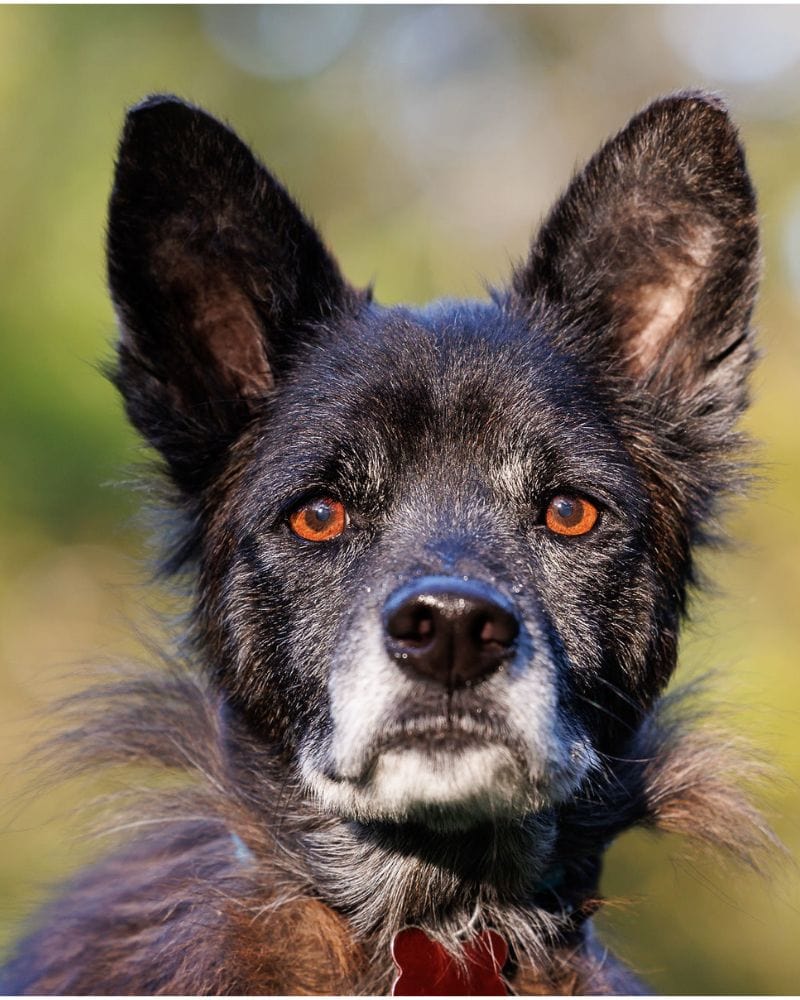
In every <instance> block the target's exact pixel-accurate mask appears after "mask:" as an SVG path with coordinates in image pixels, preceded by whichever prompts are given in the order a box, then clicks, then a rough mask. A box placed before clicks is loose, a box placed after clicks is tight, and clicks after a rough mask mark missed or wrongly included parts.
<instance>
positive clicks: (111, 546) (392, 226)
mask: <svg viewBox="0 0 800 1000" xmlns="http://www.w3.org/2000/svg"><path fill="white" fill-rule="evenodd" d="M694 86H703V87H708V88H712V89H715V90H719V91H721V92H722V93H724V94H725V95H726V96H727V98H728V100H729V101H730V103H731V105H732V108H733V111H734V114H735V116H736V118H737V120H738V121H739V123H740V125H741V129H742V133H743V137H744V139H745V142H746V145H747V149H748V152H749V159H750V166H751V169H752V173H753V175H754V177H755V181H756V185H757V187H758V189H759V191H760V197H761V210H762V215H763V222H764V246H765V261H766V266H765V279H764V284H763V291H762V296H761V303H760V308H759V315H758V321H759V325H760V327H761V329H762V340H763V345H764V349H765V355H766V356H765V360H764V363H763V365H762V367H761V369H760V372H759V375H758V378H757V382H756V401H755V405H754V407H753V410H752V413H751V414H750V415H749V417H748V420H747V425H748V428H749V430H750V431H751V432H752V433H753V435H754V436H755V437H757V438H758V439H760V441H761V442H762V450H761V452H760V457H761V461H762V468H763V473H764V481H763V483H762V485H761V486H760V488H759V489H758V490H757V491H756V494H755V496H754V497H752V498H751V499H750V501H749V502H748V503H746V504H741V505H740V506H739V508H738V509H737V510H736V511H735V513H734V515H733V516H732V517H731V523H730V527H731V531H732V533H733V534H734V535H735V536H736V538H737V539H739V540H742V542H743V544H742V545H739V546H738V547H737V548H736V549H734V550H731V551H728V552H725V553H722V554H715V555H713V556H709V557H706V560H705V566H706V569H707V570H708V572H709V573H710V575H711V576H712V578H713V579H714V580H715V581H716V583H717V584H718V586H717V589H716V591H715V592H712V593H707V594H706V595H704V596H703V597H702V598H701V599H698V600H697V601H696V602H695V605H694V612H693V619H694V620H693V623H692V626H691V628H690V629H689V631H688V633H687V636H686V638H685V641H684V643H683V656H682V663H683V665H682V667H681V672H680V674H681V676H683V677H684V678H686V677H691V676H693V675H696V674H697V673H698V672H702V671H703V670H706V669H708V668H709V667H713V668H717V669H718V671H719V673H718V680H717V692H718V695H719V696H720V697H721V698H722V699H723V700H724V701H725V703H726V705H728V706H729V708H730V711H731V712H732V714H733V719H734V725H735V727H736V728H737V729H738V730H741V731H743V732H744V733H745V734H747V735H748V736H749V737H751V738H753V739H754V740H755V741H756V742H757V743H758V744H759V745H760V746H761V747H762V748H763V749H764V750H765V752H766V755H767V757H768V758H769V759H770V760H772V761H774V762H776V763H777V764H778V765H779V766H780V767H781V768H782V769H783V771H784V773H785V774H786V779H785V780H784V781H783V782H781V783H780V784H779V785H778V786H776V787H775V788H773V789H771V790H770V791H769V792H768V793H767V794H766V797H765V802H766V806H767V809H768V812H769V814H770V816H771V817H772V819H773V821H774V823H775V826H776V829H777V830H778V832H779V834H780V835H781V837H782V838H783V839H784V840H785V842H786V843H787V844H788V846H789V847H790V849H792V850H793V852H794V853H795V855H796V856H798V855H800V793H799V792H798V780H799V779H800V664H798V650H799V649H800V643H799V642H798V640H799V639H800V621H799V619H800V615H799V614H798V611H799V610H800V609H799V608H798V598H800V531H798V524H800V499H798V493H800V463H798V458H800V434H798V427H797V423H798V414H799V409H798V403H799V402H800V350H799V348H800V332H799V321H800V8H795V7H764V6H759V7H755V6H753V7H750V6H736V7H725V6H713V7H687V6H662V7H613V6H612V7H601V6H592V7H580V6H568V7H552V6H547V7H480V6H474V7H451V6H448V7H438V6H427V7H404V6H391V7H360V6H359V7H355V6H326V7H311V6H308V7H280V6H263V7H262V6H248V7H236V6H226V7H214V6H207V7H196V8H195V7H191V6H182V7H135V6H118V7H102V6H93V7H14V6H4V7H0V149H1V150H2V154H1V155H0V233H2V239H0V413H2V416H1V417H0V454H2V455H3V456H4V457H3V466H4V468H5V469H6V472H5V474H4V475H3V476H2V477H1V478H0V781H2V785H1V786H0V787H1V788H2V793H1V794H2V800H3V801H2V803H1V804H0V805H2V813H0V946H3V945H5V944H7V943H8V941H9V940H10V939H11V937H12V936H13V933H14V927H15V925H16V924H17V922H18V921H19V919H20V918H21V917H22V916H23V915H24V914H25V913H27V912H28V911H29V910H30V908H31V906H32V905H33V903H34V902H35V900H37V899H39V898H41V896H42V894H43V893H44V891H45V888H44V887H45V886H46V885H47V883H48V881H50V880H52V879H53V878H56V877H59V876H60V875H62V874H63V873H65V872H67V871H69V870H70V869H72V868H74V867H75V866H76V865H78V864H80V863H81V862H82V861H83V860H84V859H86V858H88V857H90V856H91V855H92V854H93V853H95V852H96V850H97V847H96V845H94V844H92V843H90V842H87V840H86V839H85V838H83V837H81V836H80V834H79V833H78V834H76V830H80V826H79V825H77V823H76V821H75V817H74V816H72V815H71V810H72V806H73V804H74V802H75V801H77V800H78V799H80V798H81V797H82V795H83V791H82V790H77V791H76V789H75V787H74V786H71V787H70V788H68V789H61V790H55V791H54V790H48V791H47V792H46V793H45V794H44V795H40V796H38V797H36V798H31V796H29V795H28V793H27V792H26V791H25V775H24V773H23V771H24V769H22V768H21V767H20V766H19V764H18V761H19V760H20V759H23V760H24V758H25V757H26V756H27V755H28V754H29V752H30V748H31V747H32V746H33V744H34V742H35V740H36V737H37V734H40V733H41V730H42V725H43V724H42V722H41V721H40V718H39V715H38V713H39V712H40V710H41V708H42V706H43V705H44V704H46V702H47V701H48V700H50V699H51V698H52V697H53V696H56V695H59V694H62V693H64V692H65V691H68V690H70V689H71V688H73V687H74V686H75V685H76V684H80V683H81V682H82V680H81V676H82V673H83V671H84V668H85V666H86V665H90V664H97V663H103V662H105V661H109V660H113V659H115V658H119V657H126V656H130V655H138V654H140V653H141V648H140V644H139V643H138V642H137V640H136V638H135V636H136V634H137V632H139V633H142V632H143V633H144V634H148V632H149V630H150V624H149V621H150V609H152V608H155V609H156V610H158V608H159V606H160V601H161V597H160V596H159V594H158V592H157V591H155V590H154V589H153V588H152V587H151V586H150V585H149V584H148V580H147V572H148V571H147V563H146V532H145V531H144V529H143V527H142V525H141V524H140V523H139V522H138V521H137V520H136V519H135V517H134V512H135V511H136V510H137V509H138V506H139V503H140V501H141V496H137V495H135V493H134V491H133V490H131V489H130V488H129V487H128V486H126V485H125V481H126V480H127V479H129V478H130V469H131V467H132V466H133V465H134V464H135V463H136V462H137V461H139V459H140V458H141V453H140V452H139V450H138V448H137V445H136V442H135V441H134V438H133V435H132V433H131V432H130V431H129V430H128V428H127V427H126V425H125V422H124V420H123V416H122V412H121V408H120V405H119V403H118V401H117V399H116V397H115V394H114V392H113V391H112V389H111V387H110V386H109V385H108V384H107V383H106V382H105V381H104V379H103V378H102V377H101V376H100V375H99V374H98V371H97V368H96V366H97V363H98V362H100V361H102V360H103V359H105V358H107V356H108V354H109V344H110V341H111V338H112V337H113V332H114V326H113V317H112V311H111V308H110V305H109V302H108V299H107V295H106V291H105V286H104V260H103V231H104V215H105V205H106V198H107V194H108V190H109V184H110V179H111V171H112V164H113V158H114V151H115V144H116V140H117V136H118V132H119V129H120V126H121V123H122V117H123V112H124V109H125V107H126V105H128V104H131V103H133V102H135V101H136V100H138V99H139V98H140V97H142V96H143V95H145V94H147V93H149V92H153V91H160V90H164V91H172V92H175V93H178V94H180V95H182V96H185V97H187V98H190V99H192V100H194V101H196V102H198V103H200V104H203V105H204V106H206V107H208V108H209V109H210V110H212V111H213V112H215V113H216V114H218V115H220V116H222V117H225V118H227V119H228V120H229V121H230V122H231V123H232V124H233V125H234V126H235V127H236V128H237V129H238V130H239V132H240V133H241V134H242V135H243V136H244V137H245V138H246V139H247V140H248V141H250V142H251V143H252V144H253V145H254V146H255V147H256V148H257V150H259V151H260V153H261V154H262V157H263V159H264V160H265V161H266V162H267V163H268V164H269V165H270V167H271V168H272V169H273V170H274V171H275V172H276V173H277V174H278V176H279V177H281V178H282V179H283V180H284V181H285V182H286V183H287V185H288V186H289V188H290V190H291V191H292V192H293V193H294V195H295V196H296V198H297V199H298V200H299V201H300V203H301V204H302V205H303V207H304V208H305V209H306V211H307V212H308V213H309V214H310V215H311V216H312V217H313V218H314V219H315V220H316V221H317V223H318V224H319V226H320V227H321V229H322V231H323V232H324V233H325V235H326V238H327V240H328V242H329V244H330V245H331V246H332V247H333V248H334V250H335V252H336V253H337V254H338V256H339V259H340V261H341V263H342V266H343V269H344V271H345V273H346V274H347V276H348V277H349V278H350V279H351V281H353V282H354V283H356V284H361V285H363V284H366V283H367V282H370V281H374V283H375V289H376V295H377V297H378V298H379V299H380V300H382V301H384V302H386V303H393V302H398V301H404V300H410V301H412V302H419V301H423V300H426V299H429V298H433V297H438V296H444V295H451V296H463V295H466V296H481V295H483V287H484V282H485V281H488V282H491V283H502V282H503V281H504V280H505V278H506V276H507V275H508V273H509V270H510V264H511V262H512V261H515V260H517V259H519V258H520V257H522V256H524V254H525V252H526V248H527V244H528V241H529V239H530V236H531V233H532V231H533V229H534V228H535V225H536V223H537V221H538V220H539V219H540V218H541V215H542V213H543V212H545V211H546V209H547V207H548V205H549V203H550V202H551V200H552V199H553V198H554V197H555V195H556V194H557V193H558V192H559V190H560V188H561V187H562V186H563V185H564V183H565V182H566V180H567V179H568V177H569V175H570V173H571V171H572V170H573V169H574V167H575V166H576V165H577V164H579V163H580V162H581V161H582V160H583V159H584V158H585V157H587V156H588V155H589V154H590V153H591V152H592V151H593V150H594V148H595V147H596V145H597V144H598V143H599V142H600V141H601V140H603V139H604V138H605V137H606V136H607V135H608V134H610V133H611V132H613V131H615V130H616V129H617V128H618V127H620V126H621V125H622V124H624V122H625V121H626V120H627V119H628V117H629V116H630V115H631V114H632V113H634V112H635V111H636V110H637V109H639V108H640V107H641V106H642V105H643V104H644V103H646V102H647V101H648V100H649V99H651V98H653V97H655V96H657V95H659V94H662V93H664V92H666V91H670V90H674V89H678V88H685V87H694ZM679 679H680V677H679ZM603 889H604V892H605V894H606V895H607V896H609V897H611V898H612V899H614V900H615V905H614V906H612V907H609V909H608V910H607V911H606V912H605V914H604V915H603V917H602V918H601V923H602V925H603V931H604V934H605V936H606V939H607V940H608V941H609V942H610V943H611V944H612V945H613V946H614V947H615V948H617V949H618V950H619V952H620V953H621V954H622V955H623V956H624V957H625V958H626V959H627V960H628V961H629V962H631V963H632V964H633V966H634V967H635V968H637V969H638V970H639V971H640V972H642V973H643V974H644V975H646V976H647V977H648V979H649V981H650V983H651V984H652V985H653V987H654V988H655V989H656V990H657V991H660V992H667V993H682V992H689V993H796V992H798V990H800V957H799V955H800V950H799V949H798V941H800V888H799V879H798V870H797V868H796V867H792V866H788V867H786V868H785V869H783V870H779V871H778V872H777V874H776V875H774V877H773V878H772V879H771V880H770V881H766V882H764V881H761V880H760V879H758V878H756V877H755V876H753V875H748V874H746V873H742V872H741V871H739V870H737V869H734V868H726V867H725V866H724V865H720V864H719V863H718V862H716V861H715V860H714V859H710V858H704V857H702V856H700V857H695V856H687V854H686V851H685V846H684V845H682V844H681V843H680V842H679V841H678V840H675V839H672V838H654V837H652V836H650V835H647V834H645V833H632V834H627V835H625V836H624V837H623V838H622V840H621V841H620V843H618V844H617V845H616V846H615V848H614V849H613V850H612V852H611V857H610V862H609V866H608V869H607V872H606V875H605V879H604V884H603Z"/></svg>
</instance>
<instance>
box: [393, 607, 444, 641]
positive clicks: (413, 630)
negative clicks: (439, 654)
mask: <svg viewBox="0 0 800 1000" xmlns="http://www.w3.org/2000/svg"><path fill="white" fill-rule="evenodd" d="M386 628H387V631H388V633H389V635H390V636H391V638H392V639H394V640H395V641H397V642H401V643H404V644H407V645H414V646H424V645H427V643H429V642H430V641H431V640H432V639H433V638H434V633H435V631H436V628H435V625H434V620H433V611H432V610H431V609H430V608H428V607H426V606H425V605H424V604H413V605H410V606H409V605H403V606H401V607H400V608H398V610H397V611H396V612H395V613H394V614H393V615H391V616H390V618H389V620H388V621H387V623H386Z"/></svg>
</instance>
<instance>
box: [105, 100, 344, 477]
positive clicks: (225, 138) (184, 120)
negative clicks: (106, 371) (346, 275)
mask: <svg viewBox="0 0 800 1000" xmlns="http://www.w3.org/2000/svg"><path fill="white" fill-rule="evenodd" d="M108 267H109V281H110V286H111V293H112V297H113V300H114V304H115V307H116V310H117V314H118V318H119V323H120V331H121V332H120V340H119V351H118V353H119V364H118V367H117V369H116V372H115V374H114V380H115V382H116V384H117V386H118V387H119V389H120V391H121V393H122V395H123V397H124V399H125V404H126V410H127V413H128V416H129V418H130V420H131V422H132V423H133V424H134V426H135V427H136V428H137V429H138V430H139V431H140V432H141V433H142V434H143V435H144V437H145V438H146V439H147V440H148V441H149V442H150V444H152V445H153V446H154V447H155V448H156V449H157V450H158V451H160V452H161V454H162V455H163V456H164V458H165V459H166V460H167V465H168V468H169V470H170V473H171V475H172V478H173V480H174V482H175V483H176V485H177V486H178V487H179V489H180V490H182V491H183V492H184V493H187V494H192V493H195V492H197V491H198V490H200V489H202V488H203V487H204V486H205V485H206V484H207V482H208V481H209V479H210V478H211V477H212V476H213V474H214V472H215V471H216V470H217V469H218V468H219V467H220V464H221V462H222V461H223V460H224V456H225V452H226V449H227V448H228V446H229V445H230V444H231V443H232V441H233V440H235V438H236V437H237V436H238V434H239V433H240V432H241V430H242V428H243V427H244V426H245V425H246V423H247V422H248V421H249V420H251V419H252V417H253V415H254V414H255V413H256V412H258V410H259V408H260V407H262V406H263V404H264V401H265V400H267V399H268V398H269V396H270V394H271V392H272V390H273V388H274V386H275V382H276V379H277V378H279V377H280V375H281V372H282V371H283V370H284V369H285V367H286V364H287V361H288V359H289V357H290V355H291V352H292V347H293V345H295V346H296V345H297V343H298V341H299V339H301V338H303V337H304V336H307V331H308V330H309V329H310V328H311V327H312V326H313V325H314V324H315V323H319V322H320V321H324V320H325V319H326V318H327V317H329V316H330V315H332V314H334V313H336V312H338V311H345V310H351V309H352V310H354V309H355V308H356V306H357V303H358V300H359V296H358V294H357V293H355V292H354V291H352V290H351V289H350V288H349V287H348V286H347V285H346V284H345V282H344V281H343V279H342V277H341V275H340V273H339V269H338V267H337V265H336V263H335V261H334V260H333V259H332V257H331V256H330V255H329V254H328V252H327V251H326V249H325V247H324V246H323V244H322V241H321V240H320V237H319V236H318V234H317V232H316V231H315V229H314V228H313V227H312V226H311V224H310V223H309V222H308V221H307V220H306V219H305V218H304V216H303V214H302V213H301V211H300V209H299V208H298V207H297V205H295V203H294V202H293V201H292V200H291V198H290V197H289V195H288V194H287V193H286V191H285V190H284V189H283V187H282V186H281V185H280V184H279V183H278V182H277V181H276V180H275V179H274V178H273V177H272V175H271V174H270V173H269V172H268V171H267V170H266V169H265V168H264V167H263V166H262V165H261V164H260V163H259V162H258V161H257V160H256V159H255V157H254V156H253V154H252V153H251V152H250V150H249V149H248V147H247V146H246V145H245V144H244V143H243V142H242V141H241V140H240V139H239V138H238V137H237V136H236V135H235V134H234V133H233V132H232V131H231V130H230V129H229V128H227V127H226V126H225V125H223V124H222V123H220V122H219V121H217V120H216V119H215V118H213V117H211V116H210V115H208V114H206V113H205V112H203V111H201V110H199V109H198V108H195V107H192V106H191V105H188V104H186V103H184V102H183V101H180V100H179V99H177V98H175V97H168V96H157V97H152V98H150V99H148V100H146V101H144V102H143V103H142V104H139V105H138V106H137V107H135V108H133V109H132V110H131V111H130V113H129V114H128V117H127V120H126V122H125V129H124V131H123V135H122V140H121V142H120V148H119V157H118V161H117V168H116V176H115V181H114V188H113V191H112V194H111V202H110V206H109V222H108Z"/></svg>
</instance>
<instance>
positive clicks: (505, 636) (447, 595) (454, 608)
mask: <svg viewBox="0 0 800 1000" xmlns="http://www.w3.org/2000/svg"><path fill="white" fill-rule="evenodd" d="M383 622H384V629H385V632H386V648H387V649H388V650H389V653H390V655H391V656H392V657H393V658H394V659H395V660H397V661H399V662H400V663H403V664H404V665H406V666H407V667H409V668H411V669H412V670H414V671H416V672H417V673H418V674H422V675H423V676H425V677H429V678H431V679H433V680H435V681H438V682H439V683H440V684H443V685H444V686H446V687H448V688H450V689H453V688H458V687H468V686H470V685H473V684H477V683H478V682H479V681H480V680H482V679H483V678H484V677H487V676H488V675H489V674H491V673H493V672H494V671H495V670H497V668H498V667H499V666H500V664H501V663H502V662H503V661H504V660H507V659H508V658H509V657H510V656H512V655H513V653H514V642H515V640H516V638H517V635H518V634H519V620H518V618H517V616H516V614H515V613H514V609H513V608H512V607H511V605H510V604H509V603H508V602H507V601H506V600H505V598H504V597H503V596H502V595H501V594H498V593H497V591H495V590H493V589H492V588H491V587H489V586H488V585H487V584H485V583H481V582H480V581H478V580H469V581H464V580H460V579H456V578H454V577H447V576H429V577H423V578H422V579H421V580H415V581H414V582H413V583H411V584H407V585H406V586H404V587H401V588H400V589H399V590H396V591H395V592H394V593H393V594H392V595H391V597H390V598H389V600H388V601H387V602H386V606H385V608H384V613H383Z"/></svg>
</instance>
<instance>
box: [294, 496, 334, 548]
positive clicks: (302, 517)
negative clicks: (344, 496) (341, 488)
mask: <svg viewBox="0 0 800 1000" xmlns="http://www.w3.org/2000/svg"><path fill="white" fill-rule="evenodd" d="M289 527H290V528H291V529H292V531H293V532H294V533H295V534H296V535H297V536H298V537H299V538H304V539H305V540H306V541H307V542H328V541H330V540H331V539H332V538H338V537H339V535H341V533H342V532H343V531H344V529H345V528H346V527H347V510H346V509H345V506H344V504H343V503H339V501H338V500H331V499H330V497H316V498H315V499H313V500H309V501H308V502H307V503H304V504H302V505H301V506H300V507H297V508H296V509H295V510H293V511H292V513H291V514H290V515H289Z"/></svg>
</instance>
